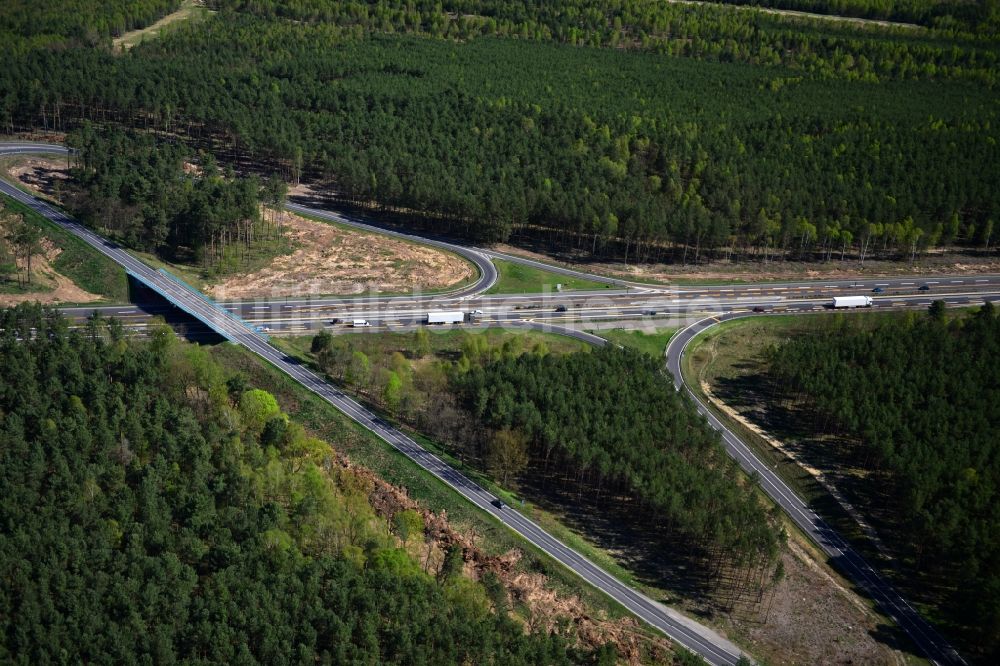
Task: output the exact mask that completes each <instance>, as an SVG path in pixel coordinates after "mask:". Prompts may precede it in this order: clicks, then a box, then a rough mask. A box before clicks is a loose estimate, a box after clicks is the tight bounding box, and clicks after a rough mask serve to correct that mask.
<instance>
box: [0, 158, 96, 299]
mask: <svg viewBox="0 0 1000 666" xmlns="http://www.w3.org/2000/svg"><path fill="white" fill-rule="evenodd" d="M6 166H7V173H8V174H9V175H10V176H11V177H13V178H15V179H17V180H18V181H20V182H21V183H22V184H23V185H25V186H26V187H28V188H29V189H31V190H32V191H33V192H35V193H36V194H40V195H42V196H46V197H49V198H51V197H52V194H53V191H54V189H55V188H56V187H57V186H56V183H57V182H58V181H61V180H65V179H66V178H68V176H67V175H66V162H65V161H64V160H56V159H47V158H43V157H18V158H16V159H14V160H11V161H10V162H8V163H7V165H6ZM0 233H4V234H5V233H7V230H6V229H0ZM61 251H62V250H60V249H59V248H57V247H55V246H54V245H53V244H52V242H51V241H49V240H48V239H43V240H42V253H41V254H36V255H35V256H34V257H32V259H31V273H32V283H33V284H32V286H33V287H34V289H32V291H30V292H27V293H22V294H0V306H4V307H6V306H9V305H16V304H17V303H23V302H25V301H38V302H39V303H43V304H46V305H49V304H52V303H90V302H92V301H98V300H100V299H101V297H100V296H99V295H97V294H92V293H90V292H89V291H86V290H85V289H81V288H80V287H78V286H76V284H74V283H73V281H72V280H70V279H69V278H67V277H66V276H65V275H62V274H61V273H59V272H58V271H56V270H55V269H54V268H52V262H53V261H55V259H56V257H58V256H59V253H60V252H61ZM17 265H18V268H20V269H21V270H24V267H25V266H24V261H23V260H20V259H19V260H18V262H17Z"/></svg>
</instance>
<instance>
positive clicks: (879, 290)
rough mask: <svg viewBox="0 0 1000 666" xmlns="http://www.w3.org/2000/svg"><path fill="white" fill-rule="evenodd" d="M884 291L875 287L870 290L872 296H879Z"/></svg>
mask: <svg viewBox="0 0 1000 666" xmlns="http://www.w3.org/2000/svg"><path fill="white" fill-rule="evenodd" d="M884 291H885V289H883V288H882V287H875V288H874V289H872V293H873V294H881V293H883V292H884Z"/></svg>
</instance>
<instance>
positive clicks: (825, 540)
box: [665, 297, 966, 665]
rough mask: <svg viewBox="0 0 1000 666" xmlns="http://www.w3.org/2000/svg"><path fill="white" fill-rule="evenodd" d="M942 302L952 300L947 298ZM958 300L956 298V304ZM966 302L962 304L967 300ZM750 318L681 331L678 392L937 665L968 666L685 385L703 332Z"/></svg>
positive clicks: (670, 361) (674, 348)
mask: <svg viewBox="0 0 1000 666" xmlns="http://www.w3.org/2000/svg"><path fill="white" fill-rule="evenodd" d="M940 300H945V301H946V302H947V301H948V298H947V297H944V298H941V299H940ZM953 300H955V299H953ZM963 302H964V301H963ZM746 316H751V315H747V314H745V313H726V314H720V315H718V316H714V317H708V318H706V319H703V320H701V321H699V322H697V323H694V324H692V325H690V326H688V327H687V328H685V329H683V330H681V331H680V332H678V333H677V335H675V336H674V338H673V339H672V340H671V341H670V343H669V344H668V345H667V349H666V351H665V355H666V360H667V368H668V369H669V371H670V373H671V374H672V375H673V376H674V385H675V387H676V388H677V390H678V391H680V390H684V391H686V392H687V394H688V396H689V397H690V398H691V400H692V401H693V402H694V404H695V406H696V407H697V408H698V411H699V412H701V413H702V415H704V417H705V418H706V419H707V420H708V422H709V424H710V425H711V426H712V427H713V428H714V429H715V430H717V431H718V432H719V434H720V435H721V436H722V441H723V443H724V445H725V447H726V450H727V451H728V452H729V454H730V455H731V456H732V457H733V458H735V459H736V461H737V462H738V463H739V464H740V466H741V467H742V468H743V469H744V470H745V471H746V472H747V473H748V474H750V475H751V476H753V477H756V478H757V479H758V480H759V482H760V487H761V489H763V490H764V492H766V493H767V494H768V496H769V497H770V498H771V499H772V500H774V501H775V502H776V503H777V504H778V505H779V506H780V507H781V508H782V509H783V510H784V511H785V513H787V514H788V516H789V517H790V518H791V519H792V521H793V522H794V523H795V524H796V525H797V526H798V527H799V529H801V530H802V531H803V532H804V533H805V534H806V535H807V536H808V537H809V538H810V539H812V540H813V541H814V542H815V543H816V544H817V545H818V546H819V547H820V548H821V549H822V550H823V552H824V553H826V554H827V556H828V557H829V558H830V562H831V563H832V564H833V565H834V566H836V567H838V568H839V569H840V570H841V571H843V572H844V573H845V574H846V575H847V577H848V578H849V579H851V580H852V581H854V583H855V584H857V585H858V586H859V587H861V589H863V590H864V591H865V592H866V593H867V594H868V595H869V596H871V598H872V599H874V600H875V602H876V603H877V604H878V606H879V608H880V609H881V611H882V612H883V613H885V614H886V615H887V616H889V617H890V618H892V620H893V621H895V622H896V624H898V625H899V626H900V628H901V629H903V631H905V632H906V634H907V635H908V636H909V637H910V639H911V640H913V642H914V643H915V644H916V646H917V648H918V649H919V650H921V651H922V652H923V653H924V654H925V655H926V656H927V657H928V658H929V659H930V660H931V661H932V662H933V663H935V664H955V665H964V664H965V663H966V662H965V660H964V659H962V657H961V655H959V654H958V652H957V651H956V650H955V649H954V648H953V647H952V646H951V645H949V644H948V642H947V641H945V640H944V638H942V637H941V635H940V634H938V633H937V631H936V630H935V629H934V628H933V627H931V626H930V625H929V624H928V623H927V622H926V621H925V620H924V619H923V618H922V617H920V614H919V613H918V612H917V611H916V610H915V609H914V608H913V607H912V606H911V605H910V604H909V603H908V602H907V601H906V600H905V599H903V597H901V596H900V595H899V593H898V592H896V590H895V589H894V588H893V586H892V585H891V584H890V583H889V582H888V581H887V580H886V579H885V578H883V577H882V576H880V575H879V574H878V573H877V572H876V571H875V570H873V569H872V567H871V566H869V565H868V563H867V562H865V560H864V558H862V557H861V556H860V555H859V554H858V553H857V552H856V551H855V550H854V549H853V548H851V546H850V545H848V544H847V542H846V541H845V540H844V539H843V538H842V537H841V536H840V535H839V534H838V533H837V532H836V531H835V530H834V529H832V528H831V527H830V526H829V525H828V524H827V523H826V522H825V521H824V520H823V519H822V518H820V517H819V516H818V515H817V514H816V512H815V511H813V510H812V509H810V508H809V506H808V505H807V504H806V503H805V502H804V501H803V500H802V499H801V498H799V496H798V495H796V494H795V492H794V491H793V490H792V489H791V488H790V487H788V485H787V484H786V483H785V482H784V481H783V480H782V479H781V477H779V476H778V475H777V473H776V472H775V471H774V470H773V469H771V468H770V467H769V466H768V465H767V464H765V463H764V462H762V461H761V460H760V459H759V458H757V456H756V455H755V454H754V453H753V451H752V450H751V449H750V447H748V446H747V445H746V444H745V443H743V441H742V440H740V438H739V437H737V436H736V435H735V434H734V433H733V432H732V431H731V430H729V429H728V428H727V427H726V426H725V425H723V424H722V422H721V421H720V420H719V419H718V418H717V417H716V416H715V414H714V413H713V412H712V411H711V410H710V409H709V408H708V407H707V406H706V405H705V404H704V403H703V402H702V401H701V400H700V399H699V398H698V396H696V395H695V394H694V392H693V391H691V389H690V388H689V387H687V386H686V385H685V383H684V378H683V373H682V371H681V363H682V361H683V358H684V352H685V350H686V348H687V346H688V345H689V344H690V343H691V341H692V340H693V339H694V338H695V337H697V336H698V335H699V334H700V333H703V332H704V331H706V330H708V329H710V328H712V327H713V326H716V325H717V324H719V323H721V322H723V321H730V320H732V319H738V318H740V317H746Z"/></svg>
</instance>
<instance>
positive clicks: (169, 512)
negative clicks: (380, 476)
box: [0, 306, 616, 664]
mask: <svg viewBox="0 0 1000 666" xmlns="http://www.w3.org/2000/svg"><path fill="white" fill-rule="evenodd" d="M28 330H35V331H37V334H36V335H34V336H29V335H27V334H25V335H24V336H23V339H18V335H19V333H20V332H27V331H28ZM0 331H2V333H0V365H2V367H3V368H5V372H4V373H3V375H2V377H0V411H2V413H3V414H4V418H3V419H2V420H0V440H2V441H3V442H4V445H3V446H2V447H0V494H2V495H3V497H4V502H3V504H2V506H0V514H2V518H3V521H4V524H6V525H8V526H9V529H8V530H7V531H6V534H5V537H4V538H3V539H0V570H2V571H3V573H4V579H5V580H7V581H8V585H7V587H6V592H7V593H6V594H4V595H2V598H0V625H2V631H0V656H3V657H4V660H5V661H7V660H13V661H15V662H21V661H24V662H25V663H27V662H28V661H31V662H45V661H50V660H58V659H66V658H69V659H73V658H75V657H78V658H80V659H98V660H102V659H108V660H116V661H118V660H120V661H141V660H143V659H144V658H148V657H149V655H152V654H156V655H158V657H159V658H161V659H165V660H175V659H176V660H208V661H212V662H225V663H232V662H235V661H259V662H272V663H273V662H283V661H286V660H287V659H288V657H289V655H296V657H297V658H301V659H304V660H307V661H331V662H342V661H364V662H379V663H386V662H407V663H413V662H418V661H424V660H426V661H430V662H435V663H444V662H448V663H463V662H475V663H482V662H485V661H490V662H491V663H503V664H524V663H537V664H571V663H588V664H590V663H600V664H607V663H613V662H614V660H615V658H616V651H615V649H614V647H613V646H611V647H608V646H605V645H601V646H600V647H599V648H598V649H596V650H594V649H583V648H578V647H574V646H573V645H571V643H570V642H571V641H574V642H575V637H574V636H573V635H571V634H570V633H569V632H567V631H563V630H559V629H555V630H551V631H550V629H549V628H548V627H545V628H542V627H539V626H536V627H534V628H532V627H530V626H526V625H525V624H524V623H523V622H522V621H521V620H520V619H519V618H518V617H517V615H516V611H512V609H511V607H510V602H509V599H508V597H507V594H506V591H505V590H504V589H503V587H502V586H500V585H499V583H498V579H497V576H496V575H492V577H491V576H489V575H486V576H484V577H483V579H482V580H481V582H477V581H475V580H473V579H471V578H469V577H468V576H467V575H466V574H465V572H464V568H465V555H464V553H463V550H462V548H461V547H460V546H458V545H455V546H453V547H451V548H448V549H447V550H446V552H445V553H444V555H443V557H442V558H441V559H438V560H434V561H430V560H426V559H422V557H421V555H422V554H424V553H427V552H430V549H429V548H428V547H427V543H426V542H427V540H429V539H430V538H431V537H432V536H433V535H432V534H431V533H429V532H428V531H427V528H428V527H429V526H428V525H425V523H424V515H422V514H421V513H420V512H419V511H416V510H414V509H406V510H402V511H399V512H398V513H397V514H396V515H395V516H391V517H388V518H387V517H384V516H382V515H380V514H379V512H378V508H377V502H376V500H377V497H378V495H377V494H376V493H374V492H373V491H374V488H373V480H372V479H371V477H370V476H368V475H366V472H365V471H364V470H361V469H357V468H351V467H347V466H344V465H343V464H342V463H338V462H337V458H336V455H335V454H334V451H333V449H332V448H331V446H330V445H329V444H328V443H327V442H324V441H321V440H319V439H316V438H314V437H312V436H310V435H308V434H307V433H306V432H305V430H304V429H303V428H302V427H301V426H299V425H298V424H296V423H295V422H294V421H292V420H291V419H290V417H289V416H288V414H287V413H285V412H283V411H282V410H281V408H280V406H279V404H278V402H277V401H276V399H275V397H274V396H273V395H272V394H271V393H269V392H267V391H265V390H262V389H260V388H257V387H255V386H252V385H250V384H248V383H247V382H246V381H245V378H244V377H242V376H241V375H238V374H233V373H230V372H228V371H227V370H226V369H225V368H224V367H223V366H221V365H219V364H218V363H217V362H216V361H215V360H213V358H212V357H211V355H210V354H209V353H208V352H207V351H206V350H205V349H204V348H201V347H198V346H192V345H184V344H181V343H179V342H177V341H176V340H175V339H174V338H173V335H172V333H170V332H169V330H167V329H164V330H159V331H157V332H155V333H154V334H153V336H152V340H151V341H149V342H138V341H136V340H133V339H130V338H128V337H127V336H125V335H124V332H123V330H122V329H121V327H120V326H116V325H114V324H113V323H112V324H109V325H107V326H105V325H102V324H94V325H92V326H91V328H90V329H89V330H86V331H80V332H70V331H68V330H67V327H66V322H65V321H64V320H62V319H61V318H59V317H58V316H55V315H53V314H52V313H50V312H46V311H44V310H42V309H40V308H38V307H37V306H20V307H19V308H17V309H14V310H5V311H3V312H0ZM109 380H110V381H109ZM167 433H169V434H167ZM43 443H44V445H43ZM67 557H68V558H70V559H71V560H72V561H73V562H75V563H76V564H77V565H76V566H73V567H70V568H69V569H67V568H66V566H64V563H63V561H64V559H65V558H67ZM140 590H141V592H140ZM386 617H391V618H392V621H391V622H387V621H386ZM12 623H13V624H12ZM69 627H72V628H73V630H72V631H70V630H69V629H68V628H69ZM220 637H224V639H223V640H220Z"/></svg>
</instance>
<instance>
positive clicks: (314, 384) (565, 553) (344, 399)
mask: <svg viewBox="0 0 1000 666" xmlns="http://www.w3.org/2000/svg"><path fill="white" fill-rule="evenodd" d="M0 193H3V194H6V195H8V196H10V197H12V198H14V199H16V200H17V201H19V202H21V203H22V204H24V205H26V206H28V207H30V208H32V209H34V210H35V211H36V212H38V213H39V214H41V215H44V216H45V217H47V218H48V219H50V220H51V221H52V222H54V223H55V224H57V225H59V226H60V227H62V228H64V229H65V230H67V231H69V232H71V233H73V234H74V235H76V236H77V237H79V238H81V239H83V240H84V241H85V242H87V243H88V244H89V245H91V246H92V247H93V248H95V249H96V250H97V251H98V252H100V253H101V254H103V255H105V256H106V257H108V258H110V259H112V260H114V261H115V262H117V263H118V264H120V265H121V266H123V267H124V268H125V269H126V270H127V271H128V272H129V273H130V274H131V275H133V276H134V277H135V278H136V279H138V280H140V281H142V282H143V283H145V284H146V285H147V286H149V287H150V288H153V289H155V290H156V291H157V292H159V293H160V294H161V295H163V296H164V297H166V298H168V299H170V300H171V301H172V302H174V303H175V304H176V305H178V306H179V307H181V308H183V309H184V310H186V311H187V312H188V313H189V314H191V315H192V316H194V317H197V318H198V319H200V320H201V321H203V322H204V323H206V324H207V325H209V326H210V327H211V328H213V329H214V330H215V331H217V332H218V333H220V334H221V335H223V336H225V337H226V338H228V339H229V340H231V341H232V342H234V343H235V344H240V345H243V346H245V347H246V348H247V349H249V350H250V351H252V352H254V353H256V354H258V355H259V356H260V357H262V358H263V359H264V360H266V361H268V362H270V363H271V364H272V365H274V366H275V367H276V368H278V369H279V370H281V371H282V372H284V373H286V374H287V375H289V376H290V377H292V378H293V379H295V380H296V381H298V382H299V383H301V384H302V385H303V386H305V387H306V388H308V389H309V390H311V391H313V392H314V393H316V394H317V395H318V396H320V397H321V398H323V399H324V400H326V401H327V402H328V403H330V404H331V405H333V406H334V407H336V408H337V409H339V410H341V411H342V412H343V413H344V414H346V415H347V416H349V417H350V418H351V419H353V420H354V421H356V422H357V423H359V424H360V425H361V426H362V427H364V428H366V429H368V430H370V431H371V432H373V433H375V434H376V435H378V436H379V437H381V438H382V439H384V440H385V441H386V442H388V443H389V444H390V445H392V446H393V447H395V448H396V449H397V450H399V451H400V452H402V453H403V454H405V455H406V456H407V457H409V458H410V459H411V460H413V461H414V462H415V463H417V464H418V465H420V466H421V467H423V468H424V469H425V470H427V471H428V472H430V473H431V474H433V475H434V476H435V477H437V478H438V479H440V480H441V481H443V482H444V483H445V484H447V485H448V486H450V487H451V488H453V489H455V490H456V491H457V492H459V493H460V494H461V495H462V496H463V497H465V498H466V499H468V500H469V501H470V502H472V503H473V504H475V505H476V506H478V507H479V508H480V509H482V510H483V511H486V512H487V513H489V514H491V515H492V516H494V517H495V518H496V519H498V520H500V521H501V522H502V523H503V524H505V525H507V526H508V527H509V528H510V529H512V530H514V531H515V532H517V533H518V534H520V535H521V536H523V537H524V538H525V539H526V540H527V541H529V542H530V543H532V544H533V545H535V546H536V547H537V548H539V549H540V550H541V551H543V552H545V553H546V554H547V555H549V556H550V557H552V558H553V559H555V560H556V561H557V562H559V563H560V564H562V565H563V566H565V567H567V568H568V569H570V570H571V571H573V572H574V573H576V574H577V575H578V576H580V577H581V578H583V579H584V580H586V581H587V582H588V583H590V584H591V585H593V586H594V587H595V588H597V589H598V590H600V591H602V592H604V593H605V594H607V595H608V596H609V597H611V598H612V599H614V600H615V601H617V602H618V603H619V604H621V605H622V606H623V607H625V608H626V609H628V610H629V611H630V612H632V613H634V614H635V615H636V616H637V617H639V618H641V619H642V620H644V621H645V622H647V623H648V624H650V625H651V626H653V627H655V628H657V629H659V630H660V631H662V632H663V633H664V634H666V635H667V636H669V637H670V638H671V639H672V640H674V641H676V642H677V643H679V644H680V645H683V646H684V647H686V648H688V649H689V650H692V651H694V652H696V653H697V654H699V655H701V656H702V657H703V658H704V659H705V660H706V661H708V662H709V663H712V664H720V665H723V664H724V665H732V664H736V663H737V661H738V660H739V659H740V657H741V655H742V653H741V651H740V650H739V648H737V647H736V646H735V645H734V644H733V643H731V642H729V641H727V640H726V639H724V638H722V637H721V636H719V635H718V634H716V633H715V632H714V631H712V630H710V629H709V628H707V627H704V626H702V625H700V624H698V623H696V622H694V621H693V620H690V619H689V618H686V617H684V616H682V615H680V614H679V613H677V612H676V611H673V610H672V609H669V608H667V607H665V606H662V605H660V604H658V603H657V602H655V601H654V600H652V599H650V598H649V597H647V596H645V595H644V594H642V593H640V592H638V591H637V590H635V589H633V588H631V587H629V586H628V585H625V584H624V583H622V582H621V581H620V580H618V579H617V578H615V577H614V576H612V575H610V574H609V573H607V572H606V571H604V570H603V569H601V568H600V567H598V566H597V565H596V564H594V563H593V562H591V561H590V560H588V559H586V558H585V557H583V556H582V555H580V554H579V553H577V552H576V551H574V550H573V549H572V548H569V547H568V546H566V545H565V544H563V543H562V542H561V541H559V540H558V539H556V538H555V537H553V536H552V535H550V534H549V533H548V532H546V531H545V530H543V529H542V528H541V527H539V526H538V525H537V524H536V523H535V522H534V521H532V520H530V519H529V518H527V517H526V516H524V515H523V514H522V513H520V512H518V511H517V510H515V509H513V508H511V507H507V506H503V505H502V504H499V502H498V505H495V504H494V503H493V502H494V501H496V500H497V498H496V497H495V496H494V495H493V494H491V493H490V492H488V491H487V490H485V489H484V488H482V487H481V486H480V485H479V484H477V483H475V482H474V481H472V480H471V479H469V478H468V477H466V476H464V475H463V474H461V473H460V472H458V471H457V470H455V469H454V468H452V467H451V466H449V465H448V464H447V463H445V462H444V461H443V460H441V459H440V458H439V457H438V456H436V455H434V454H433V453H431V452H429V451H427V450H426V449H424V448H423V447H421V446H420V445H419V444H417V443H416V442H415V441H414V440H413V439H411V438H410V437H408V436H406V435H405V434H403V433H402V432H400V431H399V430H397V429H395V428H393V427H391V426H390V425H389V424H387V423H385V422H384V421H382V420H381V419H379V418H378V417H377V416H376V415H375V414H373V413H372V412H371V411H369V410H368V409H366V408H365V407H363V406H362V405H360V404H359V403H358V402H356V401H355V400H354V399H352V398H351V397H349V396H347V395H345V394H344V393H343V392H342V391H340V390H339V389H337V388H335V387H334V386H332V385H331V384H329V383H327V382H326V381H324V380H323V379H322V378H321V377H319V376H318V375H316V374H315V373H314V372H312V371H311V370H310V369H308V368H307V367H305V366H304V365H302V364H301V363H299V362H298V361H297V360H295V359H292V358H290V357H288V356H287V355H285V354H284V353H283V352H282V351H280V350H279V349H277V348H275V347H274V346H272V345H271V344H270V343H269V342H268V341H267V340H266V338H265V336H263V335H261V334H258V333H255V332H254V331H253V330H252V329H251V328H249V327H247V326H246V325H245V323H244V322H243V321H242V320H240V319H238V318H237V317H236V316H234V315H233V314H232V313H230V312H228V311H226V310H224V309H223V308H220V307H219V306H218V305H216V304H214V303H213V302H211V301H209V300H208V299H207V298H205V297H203V296H199V295H198V294H196V293H195V292H194V291H193V290H191V289H189V288H186V287H185V286H184V285H183V284H181V283H180V282H179V281H177V280H175V279H171V278H170V277H167V276H166V275H164V274H163V273H161V272H159V271H156V270H153V269H152V268H150V267H149V266H147V265H146V264H144V263H142V262H141V261H139V260H138V259H136V258H135V257H133V256H132V255H131V254H129V253H128V252H126V251H125V250H124V249H122V248H120V247H118V246H117V245H115V244H114V243H111V242H109V241H106V240H105V239H104V238H102V237H100V236H98V235H97V234H95V233H94V232H93V231H91V230H89V229H87V228H86V227H84V226H83V225H81V224H80V223H78V222H77V221H76V220H74V219H72V218H71V217H69V216H68V215H66V214H65V213H64V212H62V211H61V210H59V209H57V208H55V207H54V206H52V205H50V204H49V203H47V202H44V201H42V200H40V199H37V198H35V197H33V196H31V195H28V194H26V193H24V192H22V191H20V190H19V189H17V188H15V187H13V186H11V185H9V184H7V183H5V182H2V181H0Z"/></svg>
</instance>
